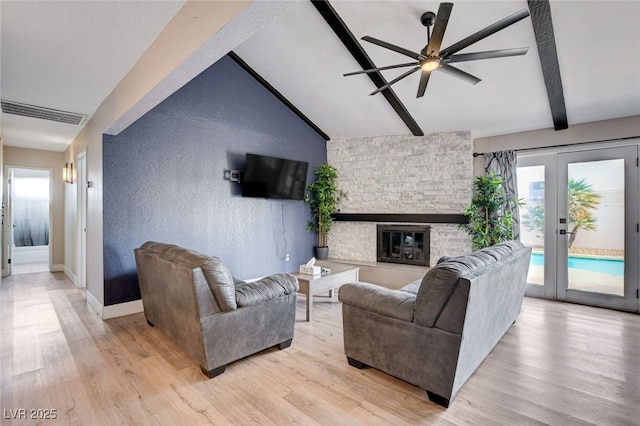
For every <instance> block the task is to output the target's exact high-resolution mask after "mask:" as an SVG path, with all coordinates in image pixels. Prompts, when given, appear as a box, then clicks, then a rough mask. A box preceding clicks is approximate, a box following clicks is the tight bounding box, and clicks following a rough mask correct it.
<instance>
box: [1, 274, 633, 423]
mask: <svg viewBox="0 0 640 426" xmlns="http://www.w3.org/2000/svg"><path fill="white" fill-rule="evenodd" d="M0 290H1V291H0V296H1V298H0V308H1V333H2V334H1V338H2V340H1V342H0V361H1V364H0V381H1V393H0V396H1V399H0V406H1V408H2V413H1V414H2V418H1V419H0V423H2V424H3V425H5V424H6V425H10V424H15V425H24V424H35V423H40V424H45V425H48V424H77V425H108V424H131V425H133V424H135V425H143V424H166V425H196V424H216V425H217V424H220V425H246V424H265V425H269V424H277V425H282V424H302V425H313V424H322V425H338V424H340V425H352V424H355V425H357V424H367V425H378V424H379V425H391V424H393V425H399V424H438V425H489V424H502V425H533V424H536V425H539V424H553V425H573V424H596V425H627V424H629V425H630V424H638V422H639V421H640V316H639V315H635V314H630V313H623V312H615V311H608V310H603V309H597V308H591V307H586V306H579V305H571V304H562V303H556V302H550V301H543V300H537V299H530V298H527V299H526V300H525V304H524V308H523V312H522V314H521V316H520V318H519V320H518V322H517V323H516V324H515V325H514V326H513V327H512V328H511V329H510V330H509V331H508V332H507V334H506V335H505V337H504V338H503V339H502V341H501V342H500V343H499V344H498V345H497V346H496V348H495V349H494V350H493V352H492V353H491V354H490V355H489V357H488V358H487V359H486V360H485V361H484V363H483V364H482V365H481V366H480V367H479V369H478V370H477V371H476V372H475V373H474V374H473V376H471V378H470V379H469V381H468V382H467V383H466V384H465V386H463V388H462V390H461V391H460V392H459V394H458V397H457V399H456V400H455V401H454V402H453V404H452V406H451V408H449V409H448V410H445V409H444V408H442V407H440V406H437V405H434V404H432V403H431V402H429V401H428V399H427V397H426V395H425V392H423V391H422V390H420V389H418V388H416V387H414V386H411V385H409V384H407V383H404V382H402V381H400V380H397V379H394V378H393V377H390V376H388V375H386V374H384V373H381V372H379V371H376V370H374V369H363V370H357V369H355V368H353V367H350V366H349V365H348V364H347V362H346V359H345V356H344V353H343V346H342V328H341V323H342V320H341V312H340V304H339V303H318V304H317V305H316V309H315V319H316V320H315V321H314V322H312V323H307V322H304V321H302V319H303V318H304V299H302V298H300V299H299V300H298V312H297V315H298V318H299V319H300V320H298V321H297V323H296V334H295V338H294V340H293V344H292V346H291V347H289V348H288V349H285V350H283V351H278V350H266V351H264V352H262V353H260V354H257V355H255V356H251V357H249V358H246V359H244V360H241V361H238V362H235V363H232V364H231V365H229V367H228V368H227V371H226V372H225V373H224V374H223V375H221V376H218V377H216V378H214V379H211V380H209V379H207V378H206V377H205V376H204V375H203V374H202V373H201V372H200V368H199V367H198V366H197V365H196V364H195V362H194V361H192V360H191V359H190V358H189V357H188V356H187V355H186V354H185V353H184V352H182V351H181V350H180V349H179V348H178V347H177V346H176V345H175V344H173V343H172V342H171V341H170V340H169V339H168V338H166V337H165V336H164V335H163V334H162V333H161V332H159V331H158V330H157V329H154V328H150V327H149V326H147V324H146V322H145V319H144V317H143V315H142V314H136V315H130V316H127V317H121V318H116V319H112V320H107V321H102V320H100V319H99V318H98V317H97V316H96V315H95V313H94V312H93V311H92V310H91V309H90V308H89V307H88V305H87V304H86V303H85V296H84V293H83V291H81V290H77V289H75V288H74V287H73V285H72V284H71V283H70V282H69V281H68V280H67V279H66V278H65V277H64V275H63V274H61V273H41V274H28V275H18V276H12V277H9V278H7V279H4V280H2V282H1V284H0ZM425 356H426V355H425ZM19 409H26V410H27V415H29V414H30V412H29V411H28V410H30V409H43V410H46V409H53V410H55V413H56V417H57V418H56V419H55V420H47V421H40V422H37V421H36V420H29V419H27V420H13V421H12V420H10V419H8V418H7V417H11V414H12V413H15V412H16V411H17V410H19ZM18 412H19V411H18Z"/></svg>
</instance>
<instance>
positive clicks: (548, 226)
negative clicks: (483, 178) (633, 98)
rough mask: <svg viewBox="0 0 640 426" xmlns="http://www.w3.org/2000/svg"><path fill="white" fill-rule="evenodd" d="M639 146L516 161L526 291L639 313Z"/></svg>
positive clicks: (553, 154) (525, 156)
mask: <svg viewBox="0 0 640 426" xmlns="http://www.w3.org/2000/svg"><path fill="white" fill-rule="evenodd" d="M637 162H638V147H637V146H626V147H615V148H602V149H589V150H581V151H573V152H558V153H549V154H535V155H522V156H519V158H518V192H519V194H518V196H519V197H520V198H523V199H524V201H525V206H524V207H523V208H522V209H521V212H520V224H521V239H522V241H523V243H525V244H526V245H529V246H531V247H533V253H532V257H531V263H530V269H529V277H528V280H527V281H528V285H527V294H528V295H530V296H537V297H545V298H551V299H558V300H566V301H570V302H576V303H584V304H589V305H594V306H602V307H609V308H615V309H622V310H629V311H638V310H640V305H639V303H638V300H639V299H638V290H639V288H638V267H639V266H638V263H639V262H638V259H639V247H638V245H639V235H640V234H639V231H640V229H639V227H640V224H639V217H640V214H639V212H640V200H639V195H638V187H639V181H638V179H639V178H638V166H637Z"/></svg>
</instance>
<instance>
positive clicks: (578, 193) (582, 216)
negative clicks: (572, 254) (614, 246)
mask: <svg viewBox="0 0 640 426" xmlns="http://www.w3.org/2000/svg"><path fill="white" fill-rule="evenodd" d="M600 198H601V195H600V194H598V193H597V192H594V191H593V189H592V185H590V184H588V183H586V182H585V179H580V180H575V179H572V178H569V185H568V193H567V201H568V207H569V212H568V213H569V226H573V228H572V229H571V232H572V233H571V234H570V237H569V248H571V246H572V245H573V242H574V241H575V239H576V236H577V235H578V231H579V230H580V229H584V230H585V231H595V230H596V229H597V228H598V227H597V225H596V218H595V217H593V214H592V213H591V210H593V209H595V208H597V206H598V204H600Z"/></svg>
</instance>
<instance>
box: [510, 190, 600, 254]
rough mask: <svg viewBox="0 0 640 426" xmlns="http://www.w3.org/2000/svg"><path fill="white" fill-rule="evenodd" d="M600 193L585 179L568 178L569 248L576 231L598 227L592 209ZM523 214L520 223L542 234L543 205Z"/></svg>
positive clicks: (595, 206) (597, 201) (592, 229)
mask: <svg viewBox="0 0 640 426" xmlns="http://www.w3.org/2000/svg"><path fill="white" fill-rule="evenodd" d="M600 198H601V196H600V194H598V193H597V192H595V191H594V190H593V186H592V185H591V184H588V183H587V182H586V181H585V179H580V180H575V179H572V178H569V182H568V185H567V204H568V207H569V226H568V228H569V232H571V234H570V236H569V248H571V247H572V246H573V242H574V241H575V239H576V236H577V235H578V231H580V230H584V231H595V230H597V229H598V226H597V224H596V218H595V217H594V216H593V213H592V210H593V209H595V208H597V206H598V204H600ZM528 210H529V211H527V213H526V214H524V215H523V221H522V225H523V226H524V227H526V228H527V229H529V230H531V231H535V232H539V233H540V234H541V235H544V206H542V205H541V204H537V205H535V206H533V208H530V209H528Z"/></svg>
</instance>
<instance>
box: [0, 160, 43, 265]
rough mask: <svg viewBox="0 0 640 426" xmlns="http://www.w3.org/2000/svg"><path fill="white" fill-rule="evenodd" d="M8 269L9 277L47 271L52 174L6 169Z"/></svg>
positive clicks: (27, 169) (39, 171) (40, 170)
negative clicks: (7, 188)
mask: <svg viewBox="0 0 640 426" xmlns="http://www.w3.org/2000/svg"><path fill="white" fill-rule="evenodd" d="M7 174H8V177H9V181H8V183H9V191H8V192H9V199H8V200H9V212H10V216H9V220H10V222H9V225H10V233H9V234H10V235H9V237H10V242H9V244H7V249H8V253H7V259H8V260H7V269H8V273H9V274H10V275H16V274H25V273H33V272H46V271H49V270H50V263H51V244H50V235H51V234H50V225H51V208H50V206H51V171H50V170H47V169H34V168H21V167H9V168H8V173H7Z"/></svg>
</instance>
